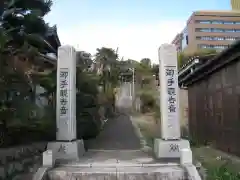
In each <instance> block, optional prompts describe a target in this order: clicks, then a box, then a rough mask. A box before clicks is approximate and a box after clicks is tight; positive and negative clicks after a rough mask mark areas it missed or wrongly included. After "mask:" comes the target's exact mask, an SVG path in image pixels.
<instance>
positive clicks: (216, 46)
mask: <svg viewBox="0 0 240 180" xmlns="http://www.w3.org/2000/svg"><path fill="white" fill-rule="evenodd" d="M198 47H199V48H202V49H206V48H209V49H211V48H213V49H225V48H228V45H209V44H199V45H198Z"/></svg>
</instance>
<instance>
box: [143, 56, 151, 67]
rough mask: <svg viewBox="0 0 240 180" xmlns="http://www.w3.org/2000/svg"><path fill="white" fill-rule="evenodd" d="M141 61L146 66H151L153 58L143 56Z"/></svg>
mask: <svg viewBox="0 0 240 180" xmlns="http://www.w3.org/2000/svg"><path fill="white" fill-rule="evenodd" d="M140 62H141V63H142V64H145V65H146V66H151V59H149V58H143V59H142V60H141V61H140Z"/></svg>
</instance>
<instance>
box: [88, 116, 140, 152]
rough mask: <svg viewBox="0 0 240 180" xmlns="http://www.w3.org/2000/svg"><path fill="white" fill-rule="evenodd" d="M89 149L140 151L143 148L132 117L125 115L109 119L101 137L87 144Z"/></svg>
mask: <svg viewBox="0 0 240 180" xmlns="http://www.w3.org/2000/svg"><path fill="white" fill-rule="evenodd" d="M87 147H88V149H98V150H121V149H122V150H138V149H140V148H141V146H140V140H139V138H138V137H137V135H136V134H135V132H134V128H133V126H132V123H131V120H130V117H129V116H128V115H125V114H123V113H122V114H119V115H117V117H115V118H113V119H109V120H108V122H107V123H106V125H105V127H104V129H103V131H102V132H100V134H99V136H98V137H97V138H96V139H94V140H90V141H89V142H87Z"/></svg>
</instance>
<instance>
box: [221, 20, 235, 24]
mask: <svg viewBox="0 0 240 180" xmlns="http://www.w3.org/2000/svg"><path fill="white" fill-rule="evenodd" d="M223 24H234V22H232V21H223Z"/></svg>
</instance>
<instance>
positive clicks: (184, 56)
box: [178, 49, 217, 68]
mask: <svg viewBox="0 0 240 180" xmlns="http://www.w3.org/2000/svg"><path fill="white" fill-rule="evenodd" d="M216 53H217V51H216V50H215V49H199V50H197V51H196V52H194V53H191V54H185V53H184V52H180V53H178V67H179V68H181V67H182V66H183V65H184V64H185V63H187V61H188V60H189V59H190V58H191V57H192V56H200V57H201V56H205V55H210V54H216Z"/></svg>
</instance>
